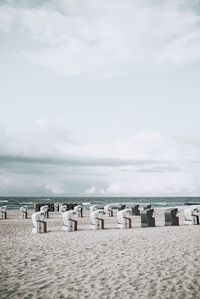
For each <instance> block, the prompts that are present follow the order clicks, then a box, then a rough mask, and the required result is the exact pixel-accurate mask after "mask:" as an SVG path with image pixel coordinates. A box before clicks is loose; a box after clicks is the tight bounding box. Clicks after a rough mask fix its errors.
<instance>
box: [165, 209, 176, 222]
mask: <svg viewBox="0 0 200 299" xmlns="http://www.w3.org/2000/svg"><path fill="white" fill-rule="evenodd" d="M177 213H178V209H177V208H170V209H167V210H165V226H171V225H172V226H174V225H179V218H178V217H177Z"/></svg>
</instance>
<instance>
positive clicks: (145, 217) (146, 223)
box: [140, 209, 155, 227]
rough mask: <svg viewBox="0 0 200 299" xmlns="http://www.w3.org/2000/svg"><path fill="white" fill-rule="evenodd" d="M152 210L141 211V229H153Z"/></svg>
mask: <svg viewBox="0 0 200 299" xmlns="http://www.w3.org/2000/svg"><path fill="white" fill-rule="evenodd" d="M153 212H154V209H146V210H143V211H141V214H140V215H141V226H142V227H154V226H155V218H154V217H153Z"/></svg>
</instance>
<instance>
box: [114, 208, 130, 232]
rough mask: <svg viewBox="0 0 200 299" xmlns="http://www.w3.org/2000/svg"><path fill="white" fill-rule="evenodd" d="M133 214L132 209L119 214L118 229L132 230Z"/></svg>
mask: <svg viewBox="0 0 200 299" xmlns="http://www.w3.org/2000/svg"><path fill="white" fill-rule="evenodd" d="M130 215H132V212H131V210H130V209H124V210H122V211H118V212H117V221H118V224H117V228H131V218H130Z"/></svg>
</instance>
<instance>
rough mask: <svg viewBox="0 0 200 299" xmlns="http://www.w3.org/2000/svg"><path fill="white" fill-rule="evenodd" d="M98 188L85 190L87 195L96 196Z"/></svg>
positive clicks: (93, 187)
mask: <svg viewBox="0 0 200 299" xmlns="http://www.w3.org/2000/svg"><path fill="white" fill-rule="evenodd" d="M96 191H97V190H96V187H95V186H92V187H90V188H87V189H85V195H94V194H96Z"/></svg>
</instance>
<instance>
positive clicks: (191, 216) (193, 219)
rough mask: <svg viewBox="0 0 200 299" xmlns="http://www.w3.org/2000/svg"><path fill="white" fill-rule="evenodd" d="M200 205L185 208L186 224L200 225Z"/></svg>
mask: <svg viewBox="0 0 200 299" xmlns="http://www.w3.org/2000/svg"><path fill="white" fill-rule="evenodd" d="M199 216H200V206H190V207H187V208H186V209H185V210H184V217H185V224H189V225H195V224H196V225H199Z"/></svg>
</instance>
